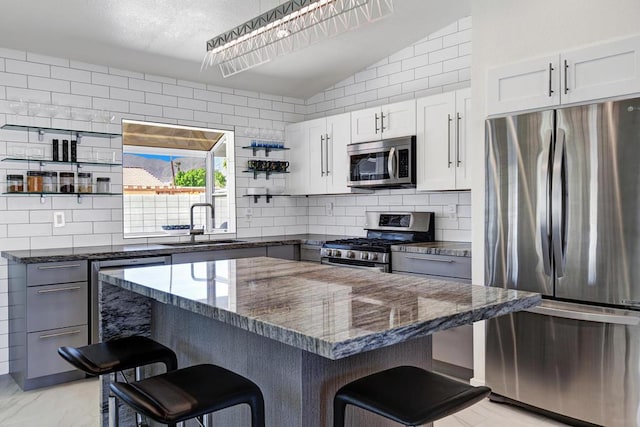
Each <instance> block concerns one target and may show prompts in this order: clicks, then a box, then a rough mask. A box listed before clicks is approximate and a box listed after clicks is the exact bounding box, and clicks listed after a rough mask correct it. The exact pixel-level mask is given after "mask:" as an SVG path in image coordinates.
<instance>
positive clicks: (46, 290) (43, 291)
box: [38, 286, 80, 294]
mask: <svg viewBox="0 0 640 427" xmlns="http://www.w3.org/2000/svg"><path fill="white" fill-rule="evenodd" d="M79 289H80V286H69V287H68V288H57V289H43V290H41V291H38V293H39V294H50V293H51V292H64V291H77V290H79Z"/></svg>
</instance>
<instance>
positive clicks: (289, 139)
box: [285, 123, 309, 195]
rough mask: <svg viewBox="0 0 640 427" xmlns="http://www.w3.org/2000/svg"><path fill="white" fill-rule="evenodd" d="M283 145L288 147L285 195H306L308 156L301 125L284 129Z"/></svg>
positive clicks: (297, 124) (293, 125)
mask: <svg viewBox="0 0 640 427" xmlns="http://www.w3.org/2000/svg"><path fill="white" fill-rule="evenodd" d="M285 144H286V146H287V147H289V151H287V159H288V161H289V174H287V175H286V181H287V194H292V195H297V194H306V193H305V190H306V182H307V180H308V174H309V171H308V169H309V168H308V165H307V163H308V161H309V156H308V154H307V140H306V137H305V132H304V126H303V123H295V124H292V125H289V126H287V127H286V129H285Z"/></svg>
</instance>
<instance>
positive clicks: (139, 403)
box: [110, 365, 265, 427]
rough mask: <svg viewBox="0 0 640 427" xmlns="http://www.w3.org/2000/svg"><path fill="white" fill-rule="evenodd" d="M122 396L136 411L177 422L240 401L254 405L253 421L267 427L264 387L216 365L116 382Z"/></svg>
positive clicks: (114, 386) (114, 388)
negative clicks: (133, 380) (261, 388)
mask: <svg viewBox="0 0 640 427" xmlns="http://www.w3.org/2000/svg"><path fill="white" fill-rule="evenodd" d="M110 387H111V390H112V391H113V393H114V394H115V395H116V397H117V398H118V399H120V400H121V401H122V402H125V403H126V404H128V405H129V406H131V407H132V408H133V409H134V410H135V411H136V412H139V413H141V414H143V415H146V416H147V417H149V418H151V419H153V420H155V421H157V422H160V423H164V424H169V425H173V424H175V423H179V422H182V421H185V420H188V419H191V418H200V417H202V416H203V415H205V414H209V413H211V412H215V411H219V410H221V409H224V408H228V407H231V406H235V405H239V404H248V405H249V406H250V408H251V419H252V423H251V425H252V426H253V427H264V423H265V420H264V400H263V397H262V392H261V391H260V388H259V387H258V386H257V385H256V384H254V383H253V382H252V381H250V380H248V379H247V378H245V377H243V376H241V375H238V374H236V373H234V372H231V371H229V370H227V369H224V368H221V367H219V366H215V365H195V366H191V367H188V368H183V369H179V370H177V371H172V372H167V373H166V374H162V375H157V376H154V377H150V378H146V379H144V380H141V381H136V382H131V383H129V384H125V383H112V384H111V386H110Z"/></svg>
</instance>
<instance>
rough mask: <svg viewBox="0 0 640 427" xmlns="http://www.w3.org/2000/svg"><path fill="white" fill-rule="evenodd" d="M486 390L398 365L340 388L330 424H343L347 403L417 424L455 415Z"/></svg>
mask: <svg viewBox="0 0 640 427" xmlns="http://www.w3.org/2000/svg"><path fill="white" fill-rule="evenodd" d="M489 393H491V389H490V388H489V387H473V386H470V385H468V384H464V383H461V382H458V381H455V380H452V379H449V378H447V377H445V376H442V375H439V374H436V373H433V372H429V371H425V370H424V369H420V368H416V367H413V366H399V367H397V368H391V369H387V370H385V371H382V372H378V373H375V374H371V375H368V376H366V377H363V378H360V379H358V380H356V381H353V382H351V383H349V384H346V385H344V386H343V387H342V388H340V390H338V391H337V392H336V395H335V397H334V399H333V425H334V427H343V426H344V418H345V409H346V406H347V404H349V405H354V406H357V407H359V408H362V409H366V410H367V411H370V412H373V413H375V414H378V415H380V416H383V417H385V418H388V419H390V420H393V421H396V422H398V423H400V424H404V425H405V426H416V425H420V424H425V423H430V422H433V421H436V420H439V419H440V418H443V417H446V416H448V415H451V414H454V413H456V412H458V411H460V410H462V409H464V408H466V407H468V406H471V405H473V404H474V403H476V402H478V401H480V400H482V399H483V398H485V397H486V396H488V395H489Z"/></svg>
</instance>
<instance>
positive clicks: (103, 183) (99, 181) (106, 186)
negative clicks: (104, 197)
mask: <svg viewBox="0 0 640 427" xmlns="http://www.w3.org/2000/svg"><path fill="white" fill-rule="evenodd" d="M96 187H97V188H96V191H97V192H98V193H109V192H111V178H108V177H104V176H99V177H97V178H96Z"/></svg>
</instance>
